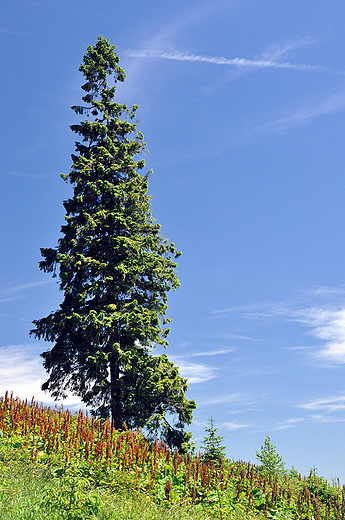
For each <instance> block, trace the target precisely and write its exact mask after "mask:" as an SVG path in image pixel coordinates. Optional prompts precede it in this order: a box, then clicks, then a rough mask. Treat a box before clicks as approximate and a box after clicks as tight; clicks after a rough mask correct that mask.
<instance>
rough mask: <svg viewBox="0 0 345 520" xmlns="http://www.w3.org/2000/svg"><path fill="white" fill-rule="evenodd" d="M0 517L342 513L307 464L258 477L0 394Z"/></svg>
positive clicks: (279, 517)
mask: <svg viewBox="0 0 345 520" xmlns="http://www.w3.org/2000/svg"><path fill="white" fill-rule="evenodd" d="M0 517H1V518H2V519H6V520H7V519H11V520H16V519H21V520H24V519H25V520H29V519H32V520H41V519H46V518H49V519H53V520H55V519H61V520H62V519H68V520H70V519H78V520H81V519H88V518H89V519H94V520H111V519H114V520H115V519H116V520H128V518H131V519H132V520H137V519H138V520H139V519H140V520H146V519H147V520H149V519H150V520H156V519H157V520H158V519H162V520H163V519H170V518H172V519H174V518H175V519H180V520H187V519H190V520H192V519H193V520H206V519H208V520H210V519H211V518H214V519H220V520H240V519H241V520H254V519H261V520H264V519H266V518H269V519H276V520H283V519H284V520H296V519H301V520H307V519H308V520H312V519H313V520H344V519H345V487H343V489H341V488H340V486H331V485H329V483H328V482H327V481H326V480H325V479H323V478H322V477H319V476H318V475H317V474H316V471H315V470H312V471H311V473H310V475H309V477H307V478H303V479H302V478H301V476H300V475H295V473H294V475H293V476H289V475H287V474H285V475H282V476H278V475H277V476H275V477H272V476H269V477H263V476H262V473H261V471H260V470H259V469H258V468H257V467H256V466H254V465H251V464H250V463H244V462H243V461H239V462H230V461H226V460H223V459H221V460H220V463H219V464H214V462H213V461H211V462H209V463H207V462H205V461H203V460H202V459H201V458H200V456H199V455H196V456H193V457H191V456H189V455H181V454H179V453H178V452H177V451H175V452H171V451H170V450H168V449H167V447H166V446H165V444H164V443H163V442H158V441H156V442H154V443H150V442H148V441H147V439H146V438H145V437H144V436H143V435H142V433H140V432H139V431H137V432H131V431H125V432H119V431H116V430H114V429H113V428H111V426H110V424H109V422H108V421H102V420H95V419H94V418H92V419H89V418H88V417H85V416H84V414H83V413H82V412H81V411H80V412H79V413H77V414H75V415H71V414H70V413H69V412H68V410H66V411H63V410H62V409H55V410H51V409H49V408H48V409H47V408H44V407H43V406H39V405H38V404H37V403H35V402H32V403H29V404H28V403H27V402H22V401H20V400H18V399H13V398H12V397H11V398H9V397H8V396H7V395H6V396H5V398H1V399H0Z"/></svg>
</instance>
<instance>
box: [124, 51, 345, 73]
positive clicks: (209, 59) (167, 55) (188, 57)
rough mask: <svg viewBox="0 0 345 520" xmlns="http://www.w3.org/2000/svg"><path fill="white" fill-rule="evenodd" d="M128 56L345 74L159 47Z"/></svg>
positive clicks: (297, 65)
mask: <svg viewBox="0 0 345 520" xmlns="http://www.w3.org/2000/svg"><path fill="white" fill-rule="evenodd" d="M125 55H126V56H129V57H131V58H151V59H152V58H160V59H166V60H175V61H186V62H194V63H195V62H201V63H210V64H214V65H226V66H232V67H237V68H243V67H251V68H259V69H267V68H269V69H289V70H297V71H303V72H322V73H331V74H340V75H345V71H344V70H337V69H332V68H328V67H322V66H321V65H308V64H305V63H290V62H280V61H274V60H272V59H256V60H249V59H247V58H239V57H236V58H230V59H229V58H225V57H223V56H204V55H201V54H191V53H183V52H176V51H175V52H167V51H165V50H158V49H151V50H150V49H143V50H132V49H128V50H127V51H126V52H125Z"/></svg>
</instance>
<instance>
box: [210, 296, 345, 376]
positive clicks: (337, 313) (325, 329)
mask: <svg viewBox="0 0 345 520" xmlns="http://www.w3.org/2000/svg"><path fill="white" fill-rule="evenodd" d="M229 313H235V314H239V315H240V316H241V317H244V318H247V319H252V320H253V319H254V320H266V321H267V320H275V321H276V322H277V321H279V320H282V321H291V322H295V323H300V324H301V325H302V326H304V327H305V328H306V330H305V332H304V334H305V335H308V336H311V337H313V338H315V339H316V340H317V341H316V342H315V344H314V345H313V346H312V347H311V346H307V347H305V346H304V345H301V346H296V345H294V346H293V348H294V349H299V350H304V351H305V352H306V353H309V355H311V356H313V357H314V359H316V360H318V362H322V363H323V364H325V363H328V366H332V365H333V364H337V363H345V291H344V287H337V288H332V287H330V288H329V287H320V288H315V289H313V290H311V291H309V292H304V293H302V294H300V295H297V296H295V297H292V298H289V299H287V300H285V301H280V302H258V303H256V304H250V305H242V306H239V307H228V308H225V309H220V310H215V311H213V315H215V316H217V317H218V319H224V318H225V317H226V316H227V315H228V314H229ZM289 348H291V347H289Z"/></svg>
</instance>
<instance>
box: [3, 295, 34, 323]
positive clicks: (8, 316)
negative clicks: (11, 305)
mask: <svg viewBox="0 0 345 520" xmlns="http://www.w3.org/2000/svg"><path fill="white" fill-rule="evenodd" d="M0 301H1V300H0ZM0 316H3V317H4V318H12V319H14V320H20V321H28V322H30V321H31V320H28V319H26V318H19V317H18V316H11V315H10V314H2V313H1V314H0Z"/></svg>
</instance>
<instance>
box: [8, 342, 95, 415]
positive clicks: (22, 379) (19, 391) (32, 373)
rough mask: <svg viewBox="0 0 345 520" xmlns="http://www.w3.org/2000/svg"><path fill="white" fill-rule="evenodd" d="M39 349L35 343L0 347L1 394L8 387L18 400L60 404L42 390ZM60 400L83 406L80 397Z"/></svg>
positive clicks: (42, 371)
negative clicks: (33, 399)
mask: <svg viewBox="0 0 345 520" xmlns="http://www.w3.org/2000/svg"><path fill="white" fill-rule="evenodd" d="M41 352H42V346H39V345H37V344H27V345H10V346H6V347H1V348H0V395H5V392H6V390H8V392H13V394H14V397H19V398H20V399H28V400H31V399H32V397H34V398H35V401H39V402H43V403H44V404H46V405H53V406H55V404H61V402H58V403H56V402H55V401H54V400H53V398H52V397H51V396H50V395H49V394H48V393H45V392H42V390H41V385H42V383H43V382H44V381H45V379H46V378H47V373H46V371H45V370H44V368H43V366H42V360H41V359H40V357H39V354H40V353H41ZM62 403H63V405H64V406H65V407H67V406H68V407H70V408H76V407H78V408H79V407H81V408H85V405H84V404H83V403H82V402H81V401H80V399H78V398H77V397H73V396H69V397H67V399H65V400H64V401H62Z"/></svg>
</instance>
